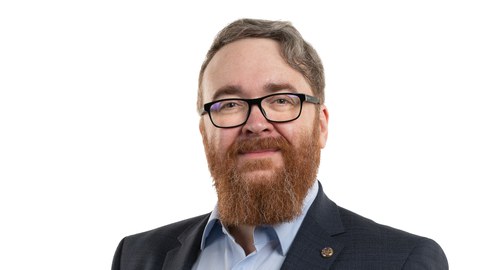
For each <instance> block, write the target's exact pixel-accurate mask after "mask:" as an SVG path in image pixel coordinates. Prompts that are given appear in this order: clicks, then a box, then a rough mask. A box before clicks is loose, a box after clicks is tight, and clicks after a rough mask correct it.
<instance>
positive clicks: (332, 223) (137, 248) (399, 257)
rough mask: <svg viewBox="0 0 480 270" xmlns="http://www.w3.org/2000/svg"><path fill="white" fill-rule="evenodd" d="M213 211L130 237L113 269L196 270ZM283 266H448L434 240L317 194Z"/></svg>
mask: <svg viewBox="0 0 480 270" xmlns="http://www.w3.org/2000/svg"><path fill="white" fill-rule="evenodd" d="M208 217H209V214H206V215H202V216H198V217H194V218H191V219H187V220H184V221H180V222H177V223H174V224H170V225H167V226H164V227H160V228H157V229H154V230H151V231H148V232H143V233H140V234H136V235H132V236H128V237H125V238H124V239H123V240H122V241H121V242H120V244H119V245H118V248H117V250H116V252H115V256H114V259H113V264H112V270H154V269H155V270H160V269H163V270H179V269H191V268H192V266H193V264H194V263H195V261H196V259H197V257H198V255H199V253H200V242H201V238H202V234H203V229H204V228H205V225H206V223H207V221H208ZM281 269H282V270H287V269H296V270H309V269H325V270H326V269H330V270H394V269H404V270H416V269H430V270H444V269H445V270H446V269H448V263H447V258H446V257H445V254H444V253H443V251H442V249H441V247H440V246H439V245H438V244H437V243H435V242H434V241H433V240H430V239H428V238H424V237H420V236H416V235H413V234H409V233H406V232H403V231H400V230H397V229H394V228H391V227H387V226H384V225H380V224H377V223H375V222H373V221H371V220H369V219H366V218H364V217H361V216H359V215H357V214H355V213H352V212H350V211H348V210H346V209H343V208H341V207H338V206H337V205H336V204H335V203H334V202H332V201H331V200H330V199H328V198H327V196H326V195H325V194H324V193H323V190H322V187H321V185H320V188H319V191H318V195H317V197H316V199H315V200H314V202H313V203H312V206H311V207H310V209H309V210H308V213H307V215H306V216H305V219H304V221H303V223H302V225H301V227H300V229H299V231H298V233H297V235H296V237H295V239H294V241H293V243H292V245H291V247H290V250H289V251H288V253H287V256H286V258H285V261H284V263H283V265H282V268H281Z"/></svg>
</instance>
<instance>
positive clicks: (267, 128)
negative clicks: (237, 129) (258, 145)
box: [242, 105, 273, 135]
mask: <svg viewBox="0 0 480 270" xmlns="http://www.w3.org/2000/svg"><path fill="white" fill-rule="evenodd" d="M272 130H273V126H272V123H270V122H269V121H268V120H267V118H265V116H264V115H263V113H262V111H261V110H260V107H259V106H258V105H254V106H252V108H251V111H250V115H249V116H248V120H247V122H246V123H245V125H243V127H242V131H243V132H244V133H245V134H247V135H251V134H256V135H260V134H263V133H269V132H271V131H272Z"/></svg>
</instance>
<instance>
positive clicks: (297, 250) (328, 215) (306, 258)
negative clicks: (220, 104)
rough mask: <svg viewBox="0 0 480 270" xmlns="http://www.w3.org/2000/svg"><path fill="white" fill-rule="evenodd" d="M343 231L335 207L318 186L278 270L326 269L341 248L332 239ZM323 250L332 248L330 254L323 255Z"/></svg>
mask: <svg viewBox="0 0 480 270" xmlns="http://www.w3.org/2000/svg"><path fill="white" fill-rule="evenodd" d="M343 232H345V229H344V227H343V223H342V221H341V218H340V213H339V212H338V207H337V205H336V204H335V203H334V202H332V201H331V200H330V199H329V198H328V197H327V196H326V195H325V193H323V189H322V186H321V185H319V190H318V195H317V198H316V199H315V201H314V202H313V204H312V206H311V207H310V209H309V210H308V213H307V216H306V217H305V219H304V220H303V223H302V226H301V227H300V229H299V230H298V233H297V236H296V237H295V240H293V243H292V246H291V248H290V250H289V252H288V254H287V257H286V258H285V261H284V263H283V265H282V268H281V269H282V270H288V269H329V268H330V266H331V265H332V263H333V262H334V261H335V260H336V258H337V256H338V254H340V252H341V250H342V249H343V246H344V245H343V243H342V242H340V241H338V240H336V239H334V238H333V236H335V235H338V234H341V233H343ZM325 248H331V250H333V254H331V256H328V255H327V256H325V255H322V250H323V249H325ZM329 255H330V254H329Z"/></svg>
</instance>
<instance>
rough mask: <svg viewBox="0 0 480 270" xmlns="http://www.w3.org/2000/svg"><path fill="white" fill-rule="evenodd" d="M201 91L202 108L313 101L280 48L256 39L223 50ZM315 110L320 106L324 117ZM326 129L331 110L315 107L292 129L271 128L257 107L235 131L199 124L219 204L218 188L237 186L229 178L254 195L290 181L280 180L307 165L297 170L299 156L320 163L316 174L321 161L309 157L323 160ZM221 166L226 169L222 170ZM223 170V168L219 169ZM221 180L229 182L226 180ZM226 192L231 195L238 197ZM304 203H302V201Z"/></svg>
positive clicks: (280, 125) (208, 70) (277, 125)
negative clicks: (225, 102)
mask: <svg viewBox="0 0 480 270" xmlns="http://www.w3.org/2000/svg"><path fill="white" fill-rule="evenodd" d="M202 89H203V91H204V92H203V97H204V100H203V103H206V102H210V101H214V100H218V99H225V98H258V97H262V96H265V95H269V94H273V93H280V92H296V93H303V94H308V95H313V92H312V90H311V88H310V85H309V84H308V82H307V81H306V80H305V78H304V77H303V76H302V74H301V73H299V72H298V71H296V70H295V69H293V68H291V67H290V66H289V65H288V64H287V63H286V62H285V60H284V59H283V58H282V57H281V52H280V46H279V44H278V43H277V42H276V41H273V40H270V39H253V38H249V39H242V40H239V41H235V42H233V43H230V44H228V45H226V46H224V47H223V48H222V49H220V50H219V51H218V52H217V53H216V54H215V56H214V57H213V58H212V60H211V61H210V63H209V64H208V66H207V68H206V70H205V73H204V77H203V81H202ZM315 106H321V108H320V113H318V110H317V109H316V108H315ZM327 123H328V112H327V110H326V108H325V107H324V106H323V105H314V104H311V103H304V104H303V109H302V113H301V115H300V117H299V118H298V119H297V120H294V121H291V122H287V123H272V122H269V121H268V120H267V119H265V117H264V116H263V114H262V113H261V111H260V109H259V108H258V107H257V106H253V107H252V109H251V113H250V116H249V118H248V121H247V122H246V123H245V124H244V125H243V126H240V127H235V128H217V127H215V126H214V125H213V124H212V123H211V121H210V119H208V116H204V117H203V118H202V120H201V123H200V125H201V132H202V136H203V139H204V143H205V148H206V152H207V159H208V162H209V166H210V169H211V171H212V176H213V177H214V181H215V184H216V188H217V192H218V193H219V194H218V195H219V201H220V200H221V199H222V198H220V197H221V196H223V195H222V194H221V192H220V191H219V186H218V184H219V183H218V182H221V181H227V182H228V181H230V182H232V181H234V180H232V179H229V178H236V180H235V181H237V182H238V181H241V182H242V185H243V184H248V185H249V187H247V188H246V189H249V190H250V189H252V188H250V187H255V188H256V189H268V188H269V187H270V188H271V187H273V186H272V184H273V181H276V182H278V181H283V180H278V179H282V178H286V177H285V176H280V175H279V174H280V172H285V171H287V172H286V173H287V174H288V173H290V172H289V171H291V170H294V168H293V167H299V166H300V167H301V166H302V165H304V164H295V157H294V156H295V155H300V154H303V155H305V156H306V157H303V158H302V157H300V156H298V159H299V160H302V162H303V163H305V161H306V163H312V162H313V163H316V164H312V166H311V167H315V168H313V169H311V170H314V172H313V173H316V167H318V162H319V161H315V160H319V157H318V158H315V157H310V158H311V161H310V160H308V158H309V157H308V155H312V154H314V155H318V156H319V152H320V149H321V148H323V147H324V146H325V143H326V139H327V133H328V132H327ZM272 140H275V141H276V143H273V142H272ZM312 140H314V141H312ZM256 145H258V146H259V147H256ZM287 148H288V149H290V150H286V149H287ZM304 148H318V149H313V150H312V149H304ZM311 150H312V151H313V152H312V151H311ZM317 153H318V154H317ZM304 158H306V160H303V159H304ZM217 163H223V167H222V164H217ZM307 165H309V164H307ZM219 167H222V168H221V169H218V168H219ZM212 169H213V170H212ZM222 170H223V171H222ZM227 171H228V172H227ZM222 177H224V178H227V180H221V179H220V178H222ZM216 178H219V179H216ZM307 178H312V175H311V174H309V176H307ZM314 178H315V176H313V179H306V180H302V181H308V183H307V184H305V185H304V186H305V187H306V188H307V189H308V187H310V186H311V184H312V183H313V181H314ZM239 179H240V180H239ZM292 181H293V180H292ZM299 181H300V180H299ZM277 184H278V183H277ZM279 185H280V184H279ZM281 185H283V186H284V184H281ZM231 188H233V186H231V187H230V189H231ZM237 188H238V187H237ZM226 189H227V192H232V193H235V192H239V191H238V190H236V191H235V190H228V189H229V188H226ZM267 191H268V190H267ZM268 192H269V191H268ZM286 192H287V191H286ZM305 192H306V191H305ZM305 192H304V191H302V193H305ZM255 196H256V197H259V196H260V197H261V196H263V195H258V194H257V195H255ZM302 196H303V194H302ZM300 199H301V200H300V203H301V201H303V197H302V198H300ZM259 200H261V198H259ZM220 207H221V205H219V208H220ZM297 208H298V207H297ZM221 210H222V209H220V211H221ZM297 210H298V209H297ZM297 212H298V211H297ZM297 214H298V213H297ZM263 222H265V221H263Z"/></svg>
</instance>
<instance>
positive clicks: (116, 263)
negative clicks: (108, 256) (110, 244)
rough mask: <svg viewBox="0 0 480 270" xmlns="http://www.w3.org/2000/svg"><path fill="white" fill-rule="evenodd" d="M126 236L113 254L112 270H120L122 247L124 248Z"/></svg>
mask: <svg viewBox="0 0 480 270" xmlns="http://www.w3.org/2000/svg"><path fill="white" fill-rule="evenodd" d="M124 241H125V238H123V239H122V241H120V243H119V244H118V247H117V250H116V251H115V255H113V262H112V270H120V269H121V268H120V260H121V257H122V249H123V242H124Z"/></svg>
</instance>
